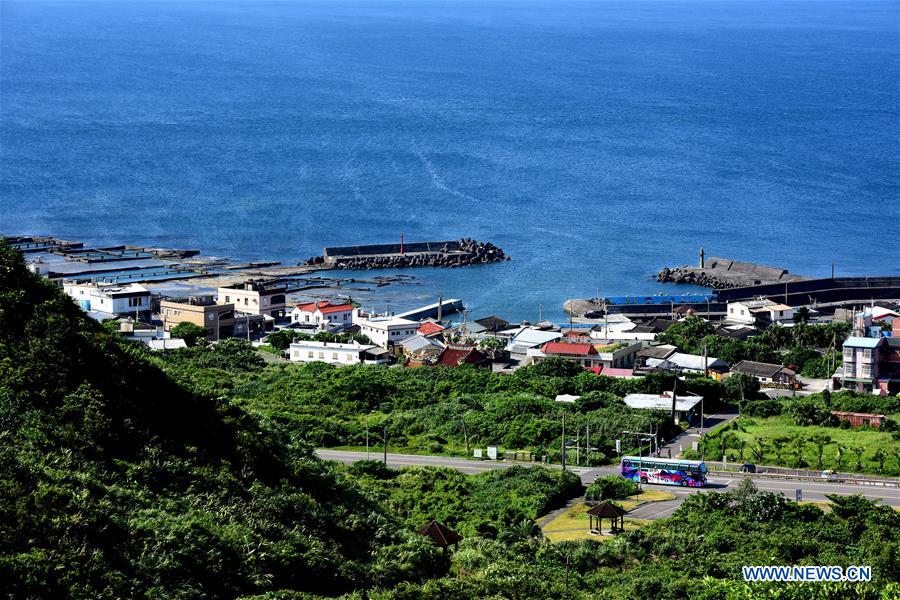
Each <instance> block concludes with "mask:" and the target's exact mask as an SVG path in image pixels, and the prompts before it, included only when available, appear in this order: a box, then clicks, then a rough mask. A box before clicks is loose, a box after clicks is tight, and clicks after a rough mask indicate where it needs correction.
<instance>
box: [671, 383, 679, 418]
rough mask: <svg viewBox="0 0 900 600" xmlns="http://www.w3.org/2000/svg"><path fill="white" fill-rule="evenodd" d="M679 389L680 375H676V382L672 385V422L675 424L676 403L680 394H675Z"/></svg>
mask: <svg viewBox="0 0 900 600" xmlns="http://www.w3.org/2000/svg"><path fill="white" fill-rule="evenodd" d="M677 388H678V375H677V374H676V375H675V382H674V383H673V384H672V422H673V423H674V422H675V402H676V400H677V398H678V394H676V393H675V390H676V389H677Z"/></svg>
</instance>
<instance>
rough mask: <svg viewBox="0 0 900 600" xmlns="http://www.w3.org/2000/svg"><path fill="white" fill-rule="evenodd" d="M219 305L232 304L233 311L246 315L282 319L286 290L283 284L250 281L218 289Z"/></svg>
mask: <svg viewBox="0 0 900 600" xmlns="http://www.w3.org/2000/svg"><path fill="white" fill-rule="evenodd" d="M217 293H218V297H217V298H216V301H217V302H218V303H219V304H233V305H234V310H235V311H236V312H239V313H246V314H248V315H267V316H270V317H273V318H276V319H277V318H279V317H283V316H284V313H285V308H286V304H285V302H286V297H287V294H286V288H285V286H284V284H283V283H278V282H274V281H260V280H252V281H245V282H243V283H237V284H235V285H231V286H228V287H220V288H219V289H218V292H217Z"/></svg>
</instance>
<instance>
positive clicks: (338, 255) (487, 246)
mask: <svg viewBox="0 0 900 600" xmlns="http://www.w3.org/2000/svg"><path fill="white" fill-rule="evenodd" d="M505 260H509V256H508V255H507V254H506V253H505V252H504V251H503V249H502V248H499V247H498V246H495V245H494V244H492V243H491V242H479V241H477V240H473V239H471V238H463V239H460V240H450V241H440V242H413V243H408V244H405V243H399V244H374V245H367V246H342V247H333V248H325V250H324V252H323V254H322V256H315V257H313V258H310V259H308V260H307V261H306V262H305V263H304V264H306V265H321V266H324V267H327V268H334V269H403V268H410V267H451V268H452V267H465V266H470V265H480V264H489V263H495V262H502V261H505Z"/></svg>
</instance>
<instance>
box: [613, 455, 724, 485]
mask: <svg viewBox="0 0 900 600" xmlns="http://www.w3.org/2000/svg"><path fill="white" fill-rule="evenodd" d="M621 466H622V477H627V478H628V479H632V480H634V481H640V482H641V483H662V484H665V485H680V486H682V487H703V486H704V485H706V473H707V469H706V465H705V464H704V463H703V462H702V461H699V460H677V459H672V458H653V457H652V456H651V457H647V458H643V457H638V456H623V457H622V465H621Z"/></svg>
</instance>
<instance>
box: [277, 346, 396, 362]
mask: <svg viewBox="0 0 900 600" xmlns="http://www.w3.org/2000/svg"><path fill="white" fill-rule="evenodd" d="M290 359H291V361H293V362H315V361H319V362H325V363H328V364H332V365H360V364H380V363H385V362H387V360H388V355H387V354H385V353H383V352H381V351H380V350H379V348H378V347H377V346H372V345H366V344H360V343H358V342H353V343H351V344H336V343H331V342H314V341H303V342H294V343H293V344H291V348H290Z"/></svg>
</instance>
